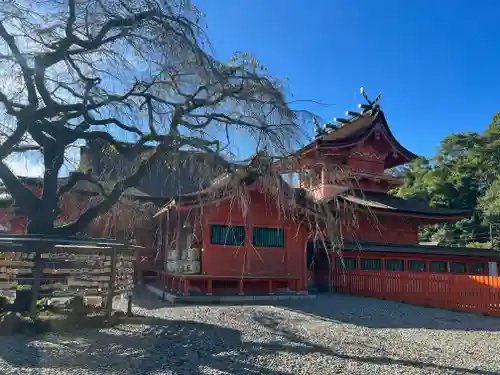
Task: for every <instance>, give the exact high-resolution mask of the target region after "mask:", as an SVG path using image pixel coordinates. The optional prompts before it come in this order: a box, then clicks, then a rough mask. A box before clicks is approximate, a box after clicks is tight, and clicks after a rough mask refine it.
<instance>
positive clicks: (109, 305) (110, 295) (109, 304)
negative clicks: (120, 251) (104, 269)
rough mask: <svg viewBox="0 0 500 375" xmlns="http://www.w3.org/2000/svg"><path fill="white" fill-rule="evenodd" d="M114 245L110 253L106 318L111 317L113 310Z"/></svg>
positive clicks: (114, 279) (114, 278)
mask: <svg viewBox="0 0 500 375" xmlns="http://www.w3.org/2000/svg"><path fill="white" fill-rule="evenodd" d="M116 258H117V257H116V247H113V250H112V253H111V277H110V278H109V287H108V298H107V299H106V314H107V315H108V318H109V317H111V312H112V310H113V297H114V294H115V281H116Z"/></svg>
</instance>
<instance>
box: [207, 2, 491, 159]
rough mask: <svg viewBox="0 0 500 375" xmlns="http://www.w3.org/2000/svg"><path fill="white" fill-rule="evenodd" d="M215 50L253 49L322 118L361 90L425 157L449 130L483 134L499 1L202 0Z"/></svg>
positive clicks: (351, 103)
mask: <svg viewBox="0 0 500 375" xmlns="http://www.w3.org/2000/svg"><path fill="white" fill-rule="evenodd" d="M197 4H198V5H199V6H200V8H201V9H202V10H203V11H204V12H205V13H206V15H207V17H206V23H207V25H208V30H207V31H208V35H209V37H210V39H211V42H212V44H213V46H214V50H215V54H216V56H217V57H218V58H220V59H225V58H227V57H229V56H230V55H231V53H232V52H234V51H245V52H250V53H253V54H255V55H256V57H257V58H258V59H259V60H260V61H261V62H262V63H264V64H265V65H266V67H267V68H268V69H269V71H270V72H271V73H272V74H273V75H275V76H278V77H284V76H287V77H288V78H289V83H290V89H291V91H292V92H293V94H294V99H305V100H316V101H320V102H323V103H325V104H330V106H327V107H322V106H318V105H314V106H311V105H308V106H307V108H308V109H310V110H313V111H314V112H316V113H318V114H319V115H321V116H322V117H324V118H325V119H327V120H329V119H333V118H334V117H336V116H338V117H342V116H343V114H344V111H345V110H346V109H351V110H355V109H356V105H357V104H358V103H360V102H361V96H360V95H359V88H360V87H361V86H363V87H364V88H365V89H366V91H367V93H368V95H369V96H371V97H374V96H375V95H376V94H377V93H378V92H379V91H381V92H382V106H383V109H384V111H385V114H386V117H387V119H388V122H389V125H390V127H391V129H392V131H393V133H394V134H395V136H396V137H397V138H398V139H399V140H400V142H401V143H402V144H403V145H405V146H406V147H407V148H409V149H410V150H412V151H413V152H415V153H418V154H422V155H432V154H434V152H435V151H436V149H437V146H438V145H439V142H440V140H441V139H442V138H444V137H445V136H446V135H448V134H449V133H452V132H461V131H482V130H483V129H484V128H485V127H486V126H487V125H488V123H489V122H490V120H491V118H492V116H493V115H494V113H495V112H497V111H500V28H499V27H498V15H499V14H500V3H499V2H498V0H497V1H494V0H491V1H486V0H483V1H462V0H439V1H430V0H420V1H414V2H409V1H397V0H383V1H378V2H372V1H361V0H342V1H337V0H309V1H303V0H292V1H290V0H289V1H284V0H254V1H234V0H232V1H229V0H204V1H199V2H197Z"/></svg>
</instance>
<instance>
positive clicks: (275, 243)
mask: <svg viewBox="0 0 500 375" xmlns="http://www.w3.org/2000/svg"><path fill="white" fill-rule="evenodd" d="M253 245H254V246H259V247H285V231H284V230H283V229H281V228H258V227H256V228H253Z"/></svg>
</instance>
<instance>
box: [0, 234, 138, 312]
mask: <svg viewBox="0 0 500 375" xmlns="http://www.w3.org/2000/svg"><path fill="white" fill-rule="evenodd" d="M136 250H137V247H136V246H131V245H128V244H123V243H119V242H116V241H112V240H96V239H88V238H56V237H42V236H5V235H4V236H1V237H0V291H1V292H2V294H4V295H9V294H10V295H14V294H15V293H16V292H17V291H19V290H27V289H31V290H32V293H31V305H30V308H31V309H32V310H33V309H35V308H36V302H37V300H39V299H40V298H43V297H49V298H55V297H59V298H64V297H74V296H78V295H80V296H83V297H90V296H94V297H101V299H102V301H103V302H105V305H106V307H107V308H108V310H111V308H112V301H113V298H114V297H115V296H119V295H124V294H127V295H129V304H130V303H131V291H132V288H133V285H134V280H133V275H134V265H133V262H134V259H135V252H136Z"/></svg>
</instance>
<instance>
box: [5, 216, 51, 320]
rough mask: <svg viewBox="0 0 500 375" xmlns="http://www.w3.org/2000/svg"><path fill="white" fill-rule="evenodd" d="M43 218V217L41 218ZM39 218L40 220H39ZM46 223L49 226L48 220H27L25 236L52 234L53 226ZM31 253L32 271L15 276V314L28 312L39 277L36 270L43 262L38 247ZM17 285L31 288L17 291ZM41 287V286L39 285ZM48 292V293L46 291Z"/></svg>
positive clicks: (40, 250)
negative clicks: (35, 282)
mask: <svg viewBox="0 0 500 375" xmlns="http://www.w3.org/2000/svg"><path fill="white" fill-rule="evenodd" d="M41 217H43V216H41ZM41 217H40V219H41ZM47 222H48V223H49V224H50V223H51V222H50V219H48V220H45V222H44V220H38V221H34V220H28V225H27V228H26V234H31V235H41V236H43V235H50V234H52V233H53V226H49V225H48V224H47ZM32 250H33V252H35V251H36V255H35V258H34V259H33V261H34V263H35V264H34V267H33V269H32V271H31V272H30V273H29V274H25V275H17V276H16V280H17V282H18V290H17V291H16V299H15V302H14V306H13V308H14V311H16V312H27V311H29V310H30V307H31V302H32V297H33V287H34V278H35V277H39V276H40V275H39V274H37V272H36V270H37V269H41V268H42V266H43V265H42V262H43V260H42V259H41V257H40V255H41V252H42V251H43V250H42V249H40V247H38V248H37V249H35V248H33V249H32ZM19 285H29V286H31V289H26V288H22V289H19ZM40 285H42V284H40ZM48 292H50V291H48ZM38 294H39V291H38ZM36 298H37V300H38V299H39V295H38V296H36Z"/></svg>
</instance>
